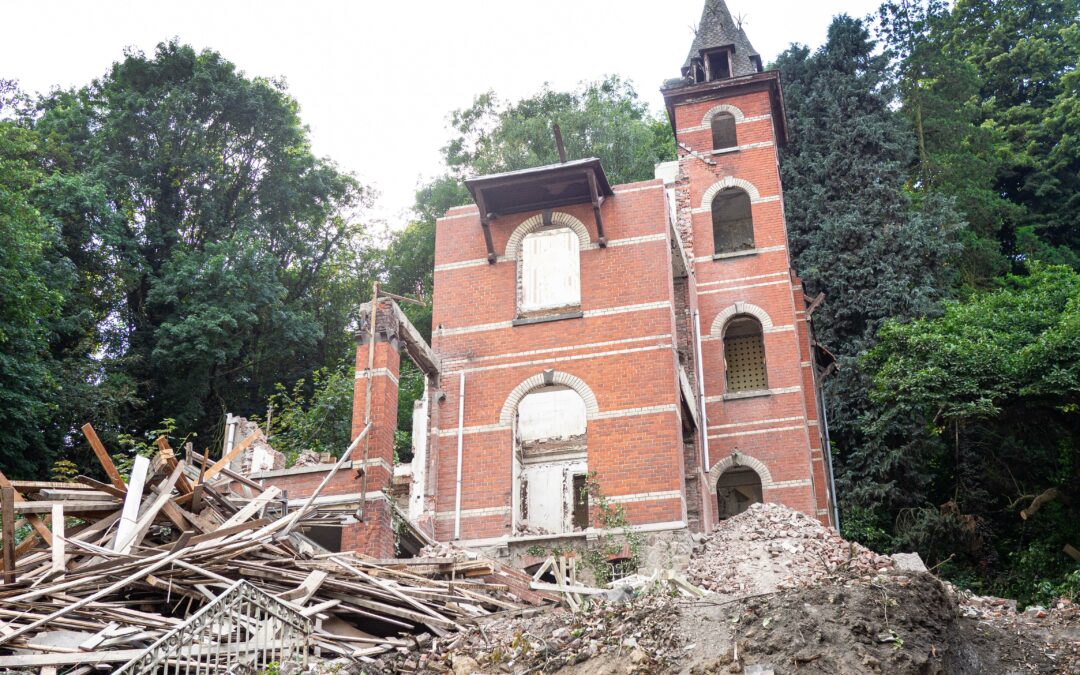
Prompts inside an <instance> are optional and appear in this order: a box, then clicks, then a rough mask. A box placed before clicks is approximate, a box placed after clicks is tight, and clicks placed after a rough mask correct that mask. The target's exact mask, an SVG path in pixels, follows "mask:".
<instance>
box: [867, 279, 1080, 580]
mask: <svg viewBox="0 0 1080 675" xmlns="http://www.w3.org/2000/svg"><path fill="white" fill-rule="evenodd" d="M867 361H868V365H869V367H870V369H871V370H872V371H873V372H874V373H875V375H874V387H873V396H874V398H875V399H876V401H877V403H878V404H879V409H880V410H881V414H880V415H879V416H878V417H877V418H876V419H875V420H874V422H873V424H872V425H871V426H870V427H869V429H868V433H869V436H870V440H869V442H868V443H867V444H866V445H865V446H863V447H862V448H860V449H859V451H857V452H856V453H854V455H853V457H851V459H850V461H849V464H848V471H849V475H850V477H851V479H852V480H851V485H852V490H853V491H854V492H855V495H854V496H855V497H856V498H857V499H859V501H860V502H861V503H863V504H866V505H872V506H873V507H874V508H876V509H878V510H879V511H880V512H881V513H883V514H884V518H883V520H886V521H893V522H897V523H898V528H897V533H896V534H897V539H898V542H899V543H900V544H902V545H905V546H914V547H917V548H918V549H919V550H921V551H922V552H923V553H924V554H926V555H928V556H929V557H931V558H934V559H935V560H943V559H945V558H946V557H947V556H949V555H953V556H955V557H954V560H953V562H952V564H953V566H954V569H956V568H961V569H965V568H966V569H968V570H971V569H974V570H978V572H979V573H980V574H982V575H983V577H984V583H985V584H987V585H988V586H989V587H990V588H991V589H992V590H996V591H997V592H1007V593H1010V594H1012V595H1014V597H1015V596H1016V595H1018V596H1019V597H1020V598H1021V599H1022V600H1026V601H1030V600H1033V599H1034V600H1041V601H1046V600H1052V599H1053V596H1054V594H1055V593H1061V592H1070V593H1071V592H1076V590H1077V588H1076V587H1074V588H1071V589H1068V590H1062V589H1060V588H1057V587H1056V586H1054V585H1053V583H1051V584H1050V586H1049V587H1047V588H1043V587H1041V586H1040V582H1041V581H1042V580H1043V579H1051V580H1056V581H1057V582H1058V583H1060V581H1061V579H1063V578H1064V577H1065V574H1066V572H1067V571H1068V570H1069V569H1070V567H1072V566H1073V564H1072V562H1071V560H1070V559H1069V558H1068V557H1067V556H1065V555H1064V554H1062V553H1061V550H1062V547H1063V546H1064V545H1065V544H1067V543H1073V544H1075V542H1076V541H1077V540H1078V539H1080V526H1078V525H1077V523H1078V522H1080V521H1078V518H1077V517H1078V516H1080V513H1078V512H1077V511H1078V509H1080V275H1077V273H1076V272H1074V271H1072V270H1071V269H1069V268H1068V267H1063V266H1059V267H1042V266H1037V267H1035V269H1034V270H1033V271H1032V273H1031V274H1030V275H1028V276H1010V277H1008V278H1007V279H1005V280H1004V281H1003V283H1002V284H1001V288H1000V289H999V290H997V291H994V292H991V293H986V294H982V295H977V296H974V297H973V298H971V299H970V300H968V301H966V302H961V303H950V304H948V305H947V306H946V308H945V311H944V314H943V315H942V316H940V317H937V318H930V319H921V320H917V321H912V322H906V323H905V322H890V323H889V324H887V325H886V326H885V327H884V328H883V329H882V331H881V332H880V334H879V343H878V345H877V346H876V347H875V348H874V349H873V350H872V351H871V352H870V354H869V355H868V357H867ZM898 428H901V429H902V428H908V429H912V428H913V429H914V432H913V433H910V432H909V433H905V434H902V435H897V434H895V433H894V430H895V429H898ZM942 505H944V506H942ZM1022 509H1026V510H1027V511H1026V512H1025V513H1024V514H1023V515H1024V516H1025V517H1026V519H1025V518H1024V517H1021V510H1022ZM1077 581H1080V578H1078V579H1077Z"/></svg>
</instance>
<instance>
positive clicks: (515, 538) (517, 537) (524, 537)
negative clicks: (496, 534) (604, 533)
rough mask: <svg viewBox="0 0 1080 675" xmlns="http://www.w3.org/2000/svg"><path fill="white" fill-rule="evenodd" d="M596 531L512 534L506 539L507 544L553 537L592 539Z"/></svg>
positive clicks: (551, 539) (549, 539)
mask: <svg viewBox="0 0 1080 675" xmlns="http://www.w3.org/2000/svg"><path fill="white" fill-rule="evenodd" d="M595 537H596V533H595V532H594V531H593V528H591V527H590V528H589V529H588V530H577V531H574V532H563V533H562V534H512V535H510V537H509V539H508V540H507V543H508V544H528V543H530V542H534V541H553V540H555V539H593V538H595Z"/></svg>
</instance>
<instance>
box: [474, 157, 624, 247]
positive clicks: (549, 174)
mask: <svg viewBox="0 0 1080 675" xmlns="http://www.w3.org/2000/svg"><path fill="white" fill-rule="evenodd" d="M465 187H467V188H468V189H469V193H470V194H472V196H473V200H474V201H475V202H476V206H477V207H478V208H479V209H480V226H481V227H482V228H483V229H484V242H485V243H486V244H487V251H488V262H492V263H493V262H495V258H496V255H495V247H494V245H493V244H492V241H491V227H490V223H491V221H492V220H494V219H496V218H498V217H499V216H504V215H507V214H510V213H523V212H526V211H543V210H549V209H554V208H558V207H560V206H568V205H570V204H586V203H591V204H592V207H593V217H594V218H595V220H596V232H597V234H598V235H599V237H598V243H599V244H600V246H606V245H607V238H606V237H605V236H604V221H603V218H601V216H600V205H601V204H603V203H604V199H605V198H606V197H610V196H611V195H613V194H615V193H614V192H612V190H611V185H610V184H608V180H607V176H605V175H604V169H603V167H602V166H600V160H599V159H596V158H595V157H591V158H589V159H577V160H573V161H569V162H563V163H562V164H551V165H548V166H538V167H536V168H533V169H522V170H521V171H510V172H507V173H498V174H493V175H491V176H480V177H479V178H470V179H469V180H466V181H465Z"/></svg>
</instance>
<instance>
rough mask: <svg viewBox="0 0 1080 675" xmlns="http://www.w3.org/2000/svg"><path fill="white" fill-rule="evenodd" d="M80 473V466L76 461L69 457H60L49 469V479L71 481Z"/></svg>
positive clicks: (62, 481) (63, 481)
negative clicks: (76, 464)
mask: <svg viewBox="0 0 1080 675" xmlns="http://www.w3.org/2000/svg"><path fill="white" fill-rule="evenodd" d="M78 475H79V467H77V466H75V462H72V461H71V460H69V459H58V460H56V461H55V462H53V465H52V468H50V469H49V480H55V481H58V482H61V483H68V482H71V481H73V480H75V477H76V476H78Z"/></svg>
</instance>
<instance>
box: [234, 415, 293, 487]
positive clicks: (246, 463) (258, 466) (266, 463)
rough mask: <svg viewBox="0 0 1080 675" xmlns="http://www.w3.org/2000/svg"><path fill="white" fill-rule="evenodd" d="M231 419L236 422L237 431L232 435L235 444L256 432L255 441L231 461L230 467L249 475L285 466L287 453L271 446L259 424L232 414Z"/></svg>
mask: <svg viewBox="0 0 1080 675" xmlns="http://www.w3.org/2000/svg"><path fill="white" fill-rule="evenodd" d="M230 419H231V420H232V422H233V423H234V424H235V432H234V433H233V435H232V438H233V444H234V446H235V444H236V443H239V442H240V441H242V440H243V439H245V438H247V437H248V436H250V435H251V434H256V438H255V442H254V443H252V444H251V445H249V446H248V447H247V448H245V449H244V450H243V451H242V452H241V453H240V455H239V456H237V457H236V458H235V459H234V460H233V461H232V462H230V463H229V468H230V469H232V470H233V471H236V472H237V473H239V474H241V475H244V476H249V475H251V474H253V473H259V472H261V471H274V470H276V469H284V468H285V455H284V454H282V453H280V452H278V451H277V450H274V448H273V447H271V446H270V443H269V442H268V441H267V440H266V434H264V433H263V431H262V429H261V428H259V425H258V424H256V423H255V422H249V421H248V420H247V419H245V418H243V417H236V416H232V417H231V418H230ZM227 431H228V430H227ZM226 440H228V438H226Z"/></svg>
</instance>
